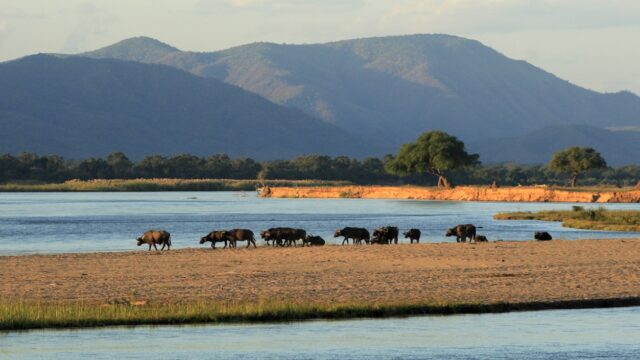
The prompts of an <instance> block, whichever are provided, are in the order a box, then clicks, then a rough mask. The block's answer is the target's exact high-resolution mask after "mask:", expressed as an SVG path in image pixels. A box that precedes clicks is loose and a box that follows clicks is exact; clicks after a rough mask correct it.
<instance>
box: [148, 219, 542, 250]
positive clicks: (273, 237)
mask: <svg viewBox="0 0 640 360" xmlns="http://www.w3.org/2000/svg"><path fill="white" fill-rule="evenodd" d="M481 228H482V227H480V226H478V227H476V226H475V225H473V224H461V225H457V226H455V227H452V228H450V229H447V232H446V234H445V236H455V237H456V242H466V241H467V239H469V242H476V243H478V242H487V241H488V240H487V237H486V236H484V235H477V234H476V229H481ZM399 233H400V232H399V230H398V227H396V226H383V227H380V228H378V229H375V230H373V232H372V233H371V234H370V233H369V230H367V229H365V228H359V227H345V228H342V229H337V230H336V232H335V233H334V234H333V237H334V238H340V237H341V238H343V239H342V245H344V244H347V245H348V244H349V240H351V243H352V244H353V245H362V244H363V243H364V244H367V245H368V244H397V243H398V237H399ZM402 235H403V236H404V238H405V239H409V241H410V242H411V244H413V242H414V241H415V242H416V244H418V243H420V235H421V233H420V230H418V229H409V230H407V231H405V232H403V233H402ZM260 237H261V238H262V239H263V240H264V241H265V242H266V244H267V246H274V247H277V246H297V244H298V241H300V242H301V243H302V246H323V245H324V244H325V240H324V239H323V238H322V237H320V236H316V235H311V234H308V233H307V231H306V230H304V229H295V228H289V227H274V228H269V229H267V230H263V231H261V232H260ZM534 239H536V240H538V241H548V240H551V235H550V234H549V233H548V232H546V231H545V232H536V233H535V234H534ZM136 240H137V242H138V246H141V245H142V244H147V245H149V250H151V247H153V248H154V249H156V250H158V248H157V246H156V245H162V248H161V249H160V250H164V248H165V247H167V250H170V249H171V234H169V233H168V232H167V231H165V230H149V231H147V232H145V233H144V234H142V236H140V237H138V238H137V239H136ZM239 241H246V242H247V247H251V245H253V247H256V239H255V236H254V234H253V231H251V230H249V229H232V230H215V231H212V232H210V233H209V234H207V235H205V236H203V237H202V238H200V244H204V243H206V242H211V247H212V248H213V249H215V248H216V243H224V248H226V247H227V246H229V247H230V248H235V247H236V245H237V243H238V242H239Z"/></svg>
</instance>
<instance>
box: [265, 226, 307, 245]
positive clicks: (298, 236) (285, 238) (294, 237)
mask: <svg viewBox="0 0 640 360" xmlns="http://www.w3.org/2000/svg"><path fill="white" fill-rule="evenodd" d="M260 235H261V236H262V238H263V239H265V240H266V241H267V244H268V243H269V241H273V246H284V245H287V246H291V244H293V245H294V246H295V245H296V241H298V240H302V243H303V245H304V240H305V238H306V237H307V232H306V230H304V229H293V228H287V227H278V228H270V229H268V230H265V231H262V232H261V233H260Z"/></svg>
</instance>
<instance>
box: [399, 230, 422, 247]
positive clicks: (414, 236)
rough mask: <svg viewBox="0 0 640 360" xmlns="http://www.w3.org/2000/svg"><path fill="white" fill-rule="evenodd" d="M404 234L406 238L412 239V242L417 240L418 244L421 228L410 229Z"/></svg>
mask: <svg viewBox="0 0 640 360" xmlns="http://www.w3.org/2000/svg"><path fill="white" fill-rule="evenodd" d="M402 235H404V238H405V239H409V240H411V243H412V244H413V240H415V241H416V244H419V243H420V235H421V233H420V230H418V229H410V230H409V231H406V232H403V233H402Z"/></svg>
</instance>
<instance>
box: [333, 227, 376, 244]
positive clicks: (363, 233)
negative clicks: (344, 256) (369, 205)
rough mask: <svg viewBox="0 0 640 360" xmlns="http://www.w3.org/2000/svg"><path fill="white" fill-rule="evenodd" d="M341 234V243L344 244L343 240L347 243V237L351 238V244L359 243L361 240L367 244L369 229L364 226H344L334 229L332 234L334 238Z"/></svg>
mask: <svg viewBox="0 0 640 360" xmlns="http://www.w3.org/2000/svg"><path fill="white" fill-rule="evenodd" d="M341 236H342V237H344V240H342V245H344V243H345V241H346V242H347V245H349V239H353V244H361V243H362V240H364V241H365V242H366V243H367V244H368V243H369V240H370V237H369V230H367V229H364V228H355V227H346V228H342V229H338V230H336V232H335V234H333V237H334V238H337V237H341Z"/></svg>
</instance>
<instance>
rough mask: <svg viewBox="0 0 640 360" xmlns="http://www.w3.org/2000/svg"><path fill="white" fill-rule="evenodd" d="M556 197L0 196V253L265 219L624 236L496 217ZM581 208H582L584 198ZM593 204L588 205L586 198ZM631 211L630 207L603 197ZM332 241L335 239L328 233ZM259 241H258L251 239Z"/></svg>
mask: <svg viewBox="0 0 640 360" xmlns="http://www.w3.org/2000/svg"><path fill="white" fill-rule="evenodd" d="M571 205H574V204H566V203H491V202H464V201H414V200H371V199H261V198H257V197H256V194H255V193H253V192H141V193H113V192H107V193H0V255H10V254H27V253H58V252H90V251H123V250H134V249H141V248H137V247H136V246H135V240H134V239H135V238H136V237H137V236H139V235H140V234H141V233H142V232H144V231H145V230H148V229H151V228H163V229H166V230H168V231H169V232H170V233H171V234H172V241H173V245H174V247H175V248H184V247H199V246H201V245H199V244H198V239H199V238H200V237H201V236H203V235H205V234H207V233H208V232H209V231H211V230H214V229H229V228H236V227H238V228H249V229H252V230H253V231H254V232H256V237H257V238H259V235H258V232H259V231H260V230H263V229H266V228H269V227H275V226H290V227H298V228H304V229H306V230H307V231H308V232H310V233H313V234H316V235H320V236H322V237H324V238H325V239H326V240H327V241H328V242H329V243H333V242H336V240H334V239H333V232H334V231H335V229H336V228H341V227H344V226H358V227H366V228H368V229H373V228H376V227H379V226H384V225H395V226H398V227H400V229H401V230H402V229H409V228H419V229H420V230H421V231H422V234H423V240H422V241H423V242H450V241H455V238H446V237H445V236H444V233H445V231H446V229H447V228H448V227H452V226H454V225H456V224H466V223H472V224H475V225H476V226H482V227H483V228H482V229H479V230H478V233H479V234H484V235H486V236H487V237H488V238H489V239H490V240H498V239H504V240H530V239H532V237H533V233H534V232H535V231H540V230H544V231H549V232H550V233H551V234H552V235H553V236H554V238H558V239H576V238H611V237H633V236H637V234H634V233H620V232H603V231H589V230H574V229H567V228H562V227H561V226H560V224H559V223H549V222H538V221H496V220H493V218H492V216H493V215H494V214H495V213H497V212H505V211H537V210H545V209H570V208H571ZM586 206H587V207H589V206H591V205H589V204H587V205H586ZM593 206H596V205H593ZM604 206H605V207H606V208H608V209H636V210H638V209H640V204H605V205H604ZM338 241H339V240H338ZM261 242H262V241H258V243H261Z"/></svg>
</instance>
